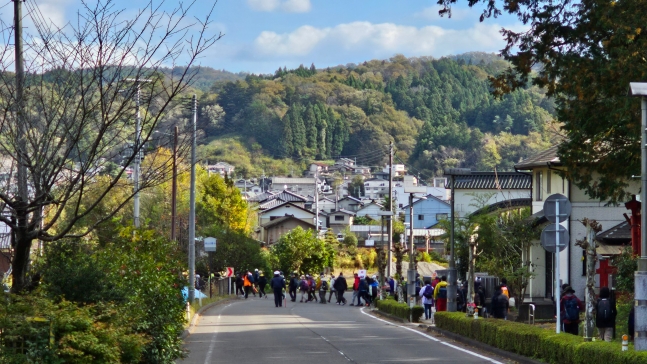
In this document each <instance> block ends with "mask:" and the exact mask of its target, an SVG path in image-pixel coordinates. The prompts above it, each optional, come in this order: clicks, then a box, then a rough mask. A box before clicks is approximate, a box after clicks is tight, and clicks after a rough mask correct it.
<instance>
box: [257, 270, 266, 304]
mask: <svg viewBox="0 0 647 364" xmlns="http://www.w3.org/2000/svg"><path fill="white" fill-rule="evenodd" d="M265 286H267V278H265V274H263V271H258V298H263V296H265V299H267V293H265Z"/></svg>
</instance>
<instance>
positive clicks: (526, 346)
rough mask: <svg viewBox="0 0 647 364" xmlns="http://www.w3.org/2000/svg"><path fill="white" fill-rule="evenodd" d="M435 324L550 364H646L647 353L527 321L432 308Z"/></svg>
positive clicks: (440, 327)
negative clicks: (434, 312) (473, 315)
mask: <svg viewBox="0 0 647 364" xmlns="http://www.w3.org/2000/svg"><path fill="white" fill-rule="evenodd" d="M434 319H435V322H436V327H437V328H439V329H442V330H447V331H450V332H453V333H455V334H458V335H461V336H465V337H468V338H470V339H474V340H477V341H480V342H483V343H485V344H488V345H491V346H494V347H496V348H499V349H502V350H506V351H509V352H512V353H516V354H519V355H523V356H526V357H529V358H535V359H540V360H542V361H545V362H548V363H553V364H597V363H599V364H610V363H614V364H641V363H644V364H647V353H645V352H635V351H621V347H620V345H619V344H617V343H608V342H604V341H594V342H585V341H583V338H582V337H580V336H575V335H570V334H556V333H554V332H552V331H550V330H547V329H543V328H540V327H533V326H530V325H526V324H522V323H518V322H511V321H503V320H496V319H478V320H474V319H473V318H471V317H466V316H465V314H464V313H462V312H436V314H435V315H434Z"/></svg>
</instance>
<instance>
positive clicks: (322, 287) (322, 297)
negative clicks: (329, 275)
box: [319, 274, 328, 303]
mask: <svg viewBox="0 0 647 364" xmlns="http://www.w3.org/2000/svg"><path fill="white" fill-rule="evenodd" d="M327 290H328V282H327V281H326V276H324V275H323V274H321V277H320V281H319V303H326V291H327Z"/></svg>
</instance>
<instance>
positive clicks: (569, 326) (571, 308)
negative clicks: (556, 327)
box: [560, 286, 584, 335]
mask: <svg viewBox="0 0 647 364" xmlns="http://www.w3.org/2000/svg"><path fill="white" fill-rule="evenodd" d="M564 293H565V294H564V296H563V297H562V300H561V303H560V311H561V314H562V323H563V324H564V332H566V333H569V334H573V335H579V325H580V311H584V304H583V303H582V301H580V299H579V298H577V297H576V296H575V295H574V294H573V293H575V290H574V289H573V288H571V287H570V286H569V287H566V289H564Z"/></svg>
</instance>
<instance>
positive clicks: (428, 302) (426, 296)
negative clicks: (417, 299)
mask: <svg viewBox="0 0 647 364" xmlns="http://www.w3.org/2000/svg"><path fill="white" fill-rule="evenodd" d="M420 293H422V305H423V306H424V307H425V320H429V319H430V318H431V306H433V305H434V288H433V287H432V286H431V281H425V286H424V287H422V288H421V289H420Z"/></svg>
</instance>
